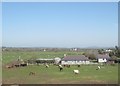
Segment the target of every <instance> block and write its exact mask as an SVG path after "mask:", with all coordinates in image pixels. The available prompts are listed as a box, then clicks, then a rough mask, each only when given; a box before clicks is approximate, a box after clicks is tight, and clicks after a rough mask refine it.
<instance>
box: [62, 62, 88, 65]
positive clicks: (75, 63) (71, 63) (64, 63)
mask: <svg viewBox="0 0 120 86" xmlns="http://www.w3.org/2000/svg"><path fill="white" fill-rule="evenodd" d="M89 63H90V62H89V61H61V64H62V65H66V64H68V65H77V64H89Z"/></svg>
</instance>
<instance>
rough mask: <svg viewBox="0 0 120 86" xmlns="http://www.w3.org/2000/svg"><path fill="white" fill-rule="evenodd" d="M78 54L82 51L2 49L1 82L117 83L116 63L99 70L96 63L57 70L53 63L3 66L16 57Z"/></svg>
mask: <svg viewBox="0 0 120 86" xmlns="http://www.w3.org/2000/svg"><path fill="white" fill-rule="evenodd" d="M65 53H66V54H69V55H79V54H82V52H71V51H59V52H54V51H51V52H43V51H3V53H2V59H3V65H2V66H3V67H2V68H3V69H2V73H3V74H2V79H3V81H2V82H3V84H13V83H17V84H117V83H118V65H117V64H115V65H114V66H111V65H104V66H101V69H100V70H96V68H97V65H81V67H79V68H78V67H77V66H71V67H70V68H67V67H65V68H64V69H63V71H61V72H60V71H59V69H58V67H57V66H55V65H52V64H51V65H50V67H49V68H45V66H44V65H39V66H38V65H29V66H27V67H18V68H11V69H8V68H5V64H7V63H9V62H11V61H13V60H16V59H18V57H19V56H21V58H22V59H24V60H27V59H31V58H54V57H60V58H62V57H63V55H64V54H65ZM74 69H78V70H79V71H80V74H78V75H75V74H74V73H73V70H74ZM30 71H32V72H35V75H31V76H30V75H29V72H30Z"/></svg>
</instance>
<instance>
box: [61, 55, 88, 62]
mask: <svg viewBox="0 0 120 86" xmlns="http://www.w3.org/2000/svg"><path fill="white" fill-rule="evenodd" d="M88 60H89V59H88V57H85V56H84V55H77V56H65V57H64V58H63V59H62V61H88Z"/></svg>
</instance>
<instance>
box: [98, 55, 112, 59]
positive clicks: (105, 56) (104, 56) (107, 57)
mask: <svg viewBox="0 0 120 86" xmlns="http://www.w3.org/2000/svg"><path fill="white" fill-rule="evenodd" d="M99 58H103V59H110V56H109V55H106V54H98V55H97V59H99Z"/></svg>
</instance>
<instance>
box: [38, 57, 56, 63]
mask: <svg viewBox="0 0 120 86" xmlns="http://www.w3.org/2000/svg"><path fill="white" fill-rule="evenodd" d="M54 62H55V60H54V59H48V58H38V59H36V63H37V64H44V63H49V64H51V63H54Z"/></svg>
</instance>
